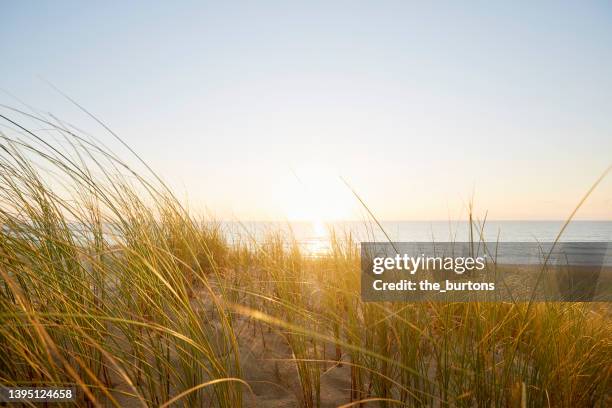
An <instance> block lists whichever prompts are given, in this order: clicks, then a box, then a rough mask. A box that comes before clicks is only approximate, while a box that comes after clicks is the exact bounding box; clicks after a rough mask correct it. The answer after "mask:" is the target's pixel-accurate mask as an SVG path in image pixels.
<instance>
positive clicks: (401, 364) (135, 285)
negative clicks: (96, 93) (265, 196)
mask: <svg viewBox="0 0 612 408" xmlns="http://www.w3.org/2000/svg"><path fill="white" fill-rule="evenodd" d="M13 115H14V116H15V117H17V118H18V119H19V120H17V119H14V118H12V117H11V118H9V117H7V116H2V119H3V120H4V121H5V125H6V127H4V129H6V130H4V131H3V133H2V134H1V135H0V200H1V205H0V225H1V226H2V229H1V230H0V350H1V351H2V352H1V353H0V383H2V384H4V385H15V386H16V385H40V386H42V385H46V386H48V385H72V386H76V387H77V388H78V390H79V393H78V394H79V400H78V401H77V404H78V405H79V406H126V405H142V406H160V405H164V404H171V405H173V406H219V407H237V406H241V405H242V404H243V402H244V401H245V399H244V397H245V393H247V394H250V393H251V391H250V387H249V384H248V381H247V380H248V377H249V373H248V372H245V367H243V365H242V364H241V357H242V354H243V353H244V350H243V347H242V346H241V344H242V343H241V342H240V338H239V337H241V336H242V337H244V336H247V335H248V336H250V337H249V338H255V337H257V336H261V337H262V339H263V338H265V336H264V333H275V334H276V335H277V336H278V337H279V338H281V339H282V341H284V343H285V344H286V346H287V347H288V349H289V350H290V355H289V356H287V359H286V360H288V361H290V362H291V364H293V367H294V371H293V372H294V376H295V384H296V386H297V387H298V391H297V392H296V397H295V401H296V404H299V405H301V406H304V407H319V406H323V405H329V404H330V403H336V404H337V405H342V404H346V406H349V405H351V404H352V405H354V406H359V405H361V406H383V407H384V406H395V405H400V406H453V407H455V406H457V407H459V406H465V407H468V406H475V405H478V406H524V405H527V406H532V407H540V406H562V407H581V406H584V407H587V406H588V407H590V406H602V407H603V406H606V405H607V404H609V402H610V391H609V389H610V375H611V373H612V371H611V370H612V368H611V367H612V364H611V363H612V325H610V317H609V313H608V311H607V308H606V307H605V306H604V307H594V306H593V305H584V304H576V303H573V304H572V303H554V304H510V303H414V304H406V303H364V302H362V301H361V299H360V294H359V293H360V292H359V262H360V261H359V252H358V249H359V248H358V243H357V242H355V241H354V240H353V238H352V237H351V236H350V234H345V235H342V234H336V233H335V232H333V231H332V234H331V238H330V247H331V250H330V251H329V253H327V254H325V255H323V256H319V257H312V256H309V254H307V253H304V252H303V251H302V250H301V249H300V247H299V245H298V244H297V243H296V242H295V241H294V240H293V239H292V238H291V237H286V236H283V235H282V234H281V233H280V232H276V233H274V232H273V233H271V234H270V235H269V236H268V237H267V238H265V239H263V240H255V239H252V238H251V237H249V236H248V235H247V234H244V236H243V237H241V239H240V240H239V241H235V242H231V243H230V242H228V241H227V240H226V237H225V234H224V232H223V230H222V226H221V225H220V224H216V223H211V222H208V221H203V220H198V219H196V218H194V217H193V216H192V215H191V214H189V212H188V211H187V210H186V209H185V208H184V207H183V206H182V205H181V203H180V202H179V201H178V200H177V199H176V198H175V197H174V196H173V195H172V194H171V192H170V191H169V189H167V188H166V187H165V185H164V184H163V183H162V182H161V181H160V178H158V177H156V176H154V175H149V176H143V175H140V174H139V172H137V171H136V170H135V169H133V168H132V167H131V166H130V164H129V163H127V162H126V161H122V160H120V159H119V158H118V157H117V156H116V155H115V154H113V152H111V151H109V150H108V149H106V148H104V147H103V146H102V145H101V144H100V143H98V142H96V141H95V140H94V139H92V138H90V137H87V136H84V135H82V134H79V133H77V132H75V131H74V130H73V129H72V128H71V127H69V126H68V125H65V124H63V123H60V122H56V121H51V120H47V119H45V118H40V117H32V116H27V115H22V114H20V113H18V112H14V111H13ZM26 121H34V122H33V124H32V125H31V126H29V127H26V126H25V125H22V124H21V123H22V122H23V123H25V122H26ZM41 126H43V127H45V128H47V129H49V128H50V129H52V130H51V132H52V133H45V134H44V137H43V134H42V133H41V132H39V131H33V130H32V129H35V128H39V127H41ZM47 132H48V131H47ZM245 321H246V322H248V324H250V325H251V327H252V328H253V332H252V334H249V333H250V332H249V333H246V334H245V332H243V331H240V330H239V329H238V326H239V325H242V324H243V323H244V322H245ZM262 364H274V362H273V361H267V362H266V361H265V360H264V362H263V363H262ZM340 370H344V371H342V372H343V373H344V372H345V373H346V376H347V377H348V378H347V382H348V384H350V386H348V387H347V388H346V389H345V390H342V392H343V394H342V395H343V397H342V400H336V401H329V400H326V399H325V393H324V391H325V387H326V382H325V381H326V376H328V375H330V374H329V373H332V372H334V371H337V372H340ZM271 381H273V379H271ZM255 401H257V400H256V399H255Z"/></svg>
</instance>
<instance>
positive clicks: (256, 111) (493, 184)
mask: <svg viewBox="0 0 612 408" xmlns="http://www.w3.org/2000/svg"><path fill="white" fill-rule="evenodd" d="M127 3H128V2H112V1H109V2H63V1H54V2H30V1H3V2H1V3H0V55H2V62H1V63H0V103H3V104H7V105H10V106H14V107H21V106H22V105H21V102H20V101H23V102H25V103H27V104H28V105H31V106H33V107H35V108H36V109H40V110H41V111H44V112H51V113H53V114H54V115H56V116H58V117H60V118H62V119H64V120H66V121H69V122H72V123H76V124H78V125H79V126H80V127H82V128H84V129H86V130H87V131H90V132H92V133H95V134H96V136H97V137H99V138H100V139H101V140H103V141H104V142H105V143H107V144H109V145H110V146H111V147H113V148H115V149H117V150H121V146H119V145H118V144H116V142H115V141H114V140H113V138H112V136H110V135H109V134H108V133H106V132H105V131H104V129H102V128H100V127H99V126H97V124H96V123H95V122H93V121H92V120H91V119H88V118H87V117H86V116H85V115H84V114H83V113H82V112H80V111H79V110H78V109H76V108H75V107H74V106H72V105H71V104H70V103H69V102H67V101H66V100H65V99H64V98H63V97H62V96H60V95H58V93H57V92H56V91H54V90H53V89H52V88H51V87H50V86H49V85H48V84H47V82H45V81H49V82H51V83H53V84H54V85H55V86H57V87H58V88H59V89H61V90H62V91H63V92H65V93H66V94H68V95H69V96H70V97H72V98H73V99H75V100H76V101H78V102H79V103H80V104H82V105H83V106H85V107H86V108H87V109H88V110H89V111H91V112H92V113H94V114H95V115H96V116H97V117H99V118H100V119H101V120H103V121H104V122H105V123H106V124H107V125H108V126H109V127H111V128H112V129H113V130H114V131H115V132H116V133H117V134H119V136H121V138H122V139H123V140H124V141H125V142H126V143H128V144H129V145H130V146H131V147H132V148H133V149H134V150H135V151H137V152H138V153H139V154H140V156H141V157H143V158H144V159H145V160H146V161H147V162H148V163H149V165H150V166H151V167H152V168H154V169H156V171H157V173H159V174H160V175H161V176H162V177H163V179H164V180H165V181H167V182H168V184H169V185H171V186H172V187H173V189H174V190H175V191H176V192H177V195H178V196H179V197H180V198H181V199H184V200H186V201H187V202H188V203H189V206H190V208H192V209H193V210H194V211H197V212H205V213H207V214H209V215H212V216H213V217H215V218H219V219H230V220H235V219H240V220H286V219H289V220H313V219H315V220H323V221H328V220H332V219H360V218H362V217H363V214H364V211H363V208H362V207H361V204H360V203H359V202H358V200H356V199H355V197H354V195H353V193H352V192H351V190H350V189H349V188H348V187H347V184H348V185H350V186H351V187H352V189H353V190H354V191H355V192H356V193H357V194H358V195H359V196H360V197H361V198H362V200H363V201H364V202H365V203H366V204H367V205H368V207H369V208H370V210H371V211H372V212H373V213H374V214H375V216H376V217H377V218H379V219H382V220H446V219H457V218H462V217H465V215H466V206H467V203H468V202H469V201H470V200H472V199H473V201H474V205H475V209H476V213H477V215H480V216H482V215H484V213H485V212H488V217H489V219H516V220H531V219H565V217H567V215H569V213H570V212H571V211H572V209H573V208H574V207H575V205H576V204H577V202H578V201H579V200H580V198H581V197H582V195H583V194H584V193H585V192H586V191H587V190H588V188H589V187H590V186H591V184H592V183H593V182H594V181H595V180H596V179H597V178H598V177H599V175H601V173H602V172H603V171H604V170H605V169H606V168H607V166H609V165H610V164H611V163H612V120H611V118H612V75H610V73H611V72H612V6H610V4H609V3H606V2H604V1H593V2H573V3H564V2H537V4H533V2H506V4H501V3H499V4H493V3H496V2H470V4H466V3H464V2H435V3H430V2H427V3H425V2H407V1H401V2H388V1H370V2H348V1H346V2H330V1H322V2H317V1H309V2H299V3H298V2H266V1H258V2H202V1H198V2H195V1H194V2H152V1H149V2H141V3H138V2H129V4H127ZM122 153H123V154H124V155H125V157H129V155H128V154H127V152H124V151H123V152H122ZM611 178H612V175H610V176H609V177H608V178H607V179H606V180H604V182H603V183H602V184H601V185H600V187H599V189H598V190H597V191H596V192H595V193H594V194H593V195H592V196H591V197H590V199H589V200H588V201H587V202H586V203H585V205H584V206H583V208H582V209H581V210H580V212H579V213H578V218H582V219H607V220H610V219H612V180H610V179H611Z"/></svg>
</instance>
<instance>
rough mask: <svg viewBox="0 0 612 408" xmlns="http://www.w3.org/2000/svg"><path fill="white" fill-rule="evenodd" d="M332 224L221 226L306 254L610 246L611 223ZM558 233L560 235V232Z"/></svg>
mask: <svg viewBox="0 0 612 408" xmlns="http://www.w3.org/2000/svg"><path fill="white" fill-rule="evenodd" d="M564 224H565V221H560V220H559V221H486V222H485V223H484V225H482V224H479V223H476V222H474V223H472V229H471V231H470V223H469V221H381V222H380V225H379V224H378V223H376V222H374V221H335V222H307V221H299V222H269V221H246V222H238V221H230V222H223V223H222V227H223V230H224V232H225V234H226V236H227V237H228V239H229V240H230V241H232V240H243V241H244V240H245V239H248V240H253V242H261V240H262V239H263V238H265V236H266V235H267V234H271V233H281V234H282V235H283V236H284V237H285V238H287V239H291V240H294V241H295V242H297V243H298V245H299V246H300V247H301V248H302V249H303V250H304V251H305V252H306V253H309V254H313V255H316V254H322V253H325V252H327V251H329V249H330V237H331V236H332V234H335V235H336V236H337V237H338V238H340V239H343V238H346V237H348V236H350V237H351V239H352V240H353V241H355V242H357V243H359V242H384V241H395V242H445V241H452V242H464V241H467V242H469V241H489V242H533V243H538V242H540V243H545V242H554V241H555V240H557V239H558V241H559V242H610V241H612V221H582V220H580V221H571V222H570V223H569V224H568V225H567V226H566V227H565V229H563V226H564ZM562 229H563V231H562Z"/></svg>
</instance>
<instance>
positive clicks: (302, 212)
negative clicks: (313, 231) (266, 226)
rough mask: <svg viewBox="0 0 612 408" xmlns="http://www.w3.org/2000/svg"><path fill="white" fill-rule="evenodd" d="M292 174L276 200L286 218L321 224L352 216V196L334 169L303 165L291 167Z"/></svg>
mask: <svg viewBox="0 0 612 408" xmlns="http://www.w3.org/2000/svg"><path fill="white" fill-rule="evenodd" d="M292 176H293V177H291V179H290V180H288V183H287V184H288V185H287V186H286V188H284V189H283V190H284V191H283V192H282V194H281V200H280V201H281V202H282V205H281V211H283V212H284V217H285V218H286V219H288V220H290V221H309V222H312V223H318V225H321V224H323V223H327V222H331V221H339V220H347V219H350V218H351V217H352V215H353V211H354V204H355V203H354V199H353V198H352V196H351V193H350V191H349V189H348V188H347V187H346V186H345V185H344V183H343V182H342V180H341V179H340V176H339V174H338V172H335V171H333V170H332V169H330V168H328V167H325V166H321V165H307V166H302V167H299V168H297V169H294V170H293V171H292Z"/></svg>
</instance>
